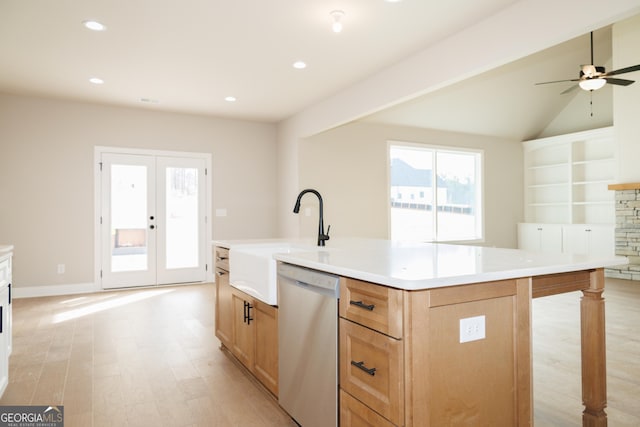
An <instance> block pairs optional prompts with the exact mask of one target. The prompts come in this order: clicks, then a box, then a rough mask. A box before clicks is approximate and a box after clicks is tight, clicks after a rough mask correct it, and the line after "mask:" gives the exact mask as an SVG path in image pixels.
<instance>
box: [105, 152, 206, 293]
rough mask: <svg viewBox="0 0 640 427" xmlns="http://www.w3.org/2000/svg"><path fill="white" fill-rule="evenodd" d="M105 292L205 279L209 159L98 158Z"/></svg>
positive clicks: (145, 156) (152, 156)
mask: <svg viewBox="0 0 640 427" xmlns="http://www.w3.org/2000/svg"><path fill="white" fill-rule="evenodd" d="M100 164H101V176H100V179H101V185H100V193H101V195H100V199H101V200H100V220H101V224H100V241H101V243H100V253H101V256H100V262H101V268H100V270H101V271H100V273H101V274H100V280H101V283H102V288H104V289H110V288H121V287H131V286H148V285H156V284H158V285H159V284H169V283H185V282H201V281H205V280H206V240H205V237H206V234H207V233H206V206H207V203H206V194H207V192H206V187H207V184H206V179H205V160H204V159H203V158H194V157H175V156H162V155H148V154H121V153H108V152H103V153H101V154H100Z"/></svg>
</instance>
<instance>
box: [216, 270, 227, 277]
mask: <svg viewBox="0 0 640 427" xmlns="http://www.w3.org/2000/svg"><path fill="white" fill-rule="evenodd" d="M216 274H217V275H218V276H224V275H225V274H227V272H226V271H222V270H218V271H216Z"/></svg>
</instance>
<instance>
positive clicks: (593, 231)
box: [563, 224, 615, 256]
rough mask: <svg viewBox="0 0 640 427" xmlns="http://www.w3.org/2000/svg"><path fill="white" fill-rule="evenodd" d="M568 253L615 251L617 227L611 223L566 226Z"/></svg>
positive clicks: (564, 243) (565, 245) (590, 253)
mask: <svg viewBox="0 0 640 427" xmlns="http://www.w3.org/2000/svg"><path fill="white" fill-rule="evenodd" d="M563 241H564V242H563V246H564V248H565V252H566V253H571V254H582V255H606V256H611V255H614V253H615V229H614V227H613V226H611V225H590V224H576V225H568V226H565V227H564V231H563Z"/></svg>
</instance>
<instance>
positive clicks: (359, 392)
mask: <svg viewBox="0 0 640 427" xmlns="http://www.w3.org/2000/svg"><path fill="white" fill-rule="evenodd" d="M402 343H403V341H401V340H396V339H395V338H392V337H389V336H387V335H384V334H381V333H378V332H375V331H372V330H371V329H368V328H365V327H363V326H360V325H358V324H356V323H353V322H350V321H348V320H345V319H340V387H341V388H342V389H343V390H344V391H346V392H347V393H349V394H351V395H352V396H353V397H355V398H356V399H358V400H359V401H361V402H362V403H364V404H365V405H367V406H369V407H370V408H374V409H375V411H376V412H378V413H379V414H380V415H382V416H383V417H385V418H386V419H388V420H389V421H391V422H392V423H394V424H397V425H402V424H403V422H404V410H403V403H402V402H404V380H403V378H404V372H403V369H402V366H403V357H402V355H403V351H402Z"/></svg>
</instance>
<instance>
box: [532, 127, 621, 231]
mask: <svg viewBox="0 0 640 427" xmlns="http://www.w3.org/2000/svg"><path fill="white" fill-rule="evenodd" d="M523 145H524V152H525V155H524V156H525V204H526V206H525V221H526V222H540V223H556V224H558V223H559V224H585V223H590V224H613V223H615V211H614V201H615V200H614V193H613V192H612V191H609V190H608V189H607V186H608V185H609V184H612V183H614V182H615V178H616V148H615V142H614V133H613V128H612V127H607V128H602V129H596V130H590V131H585V132H578V133H572V134H567V135H561V136H554V137H550V138H543V139H537V140H532V141H525V142H523Z"/></svg>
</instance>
